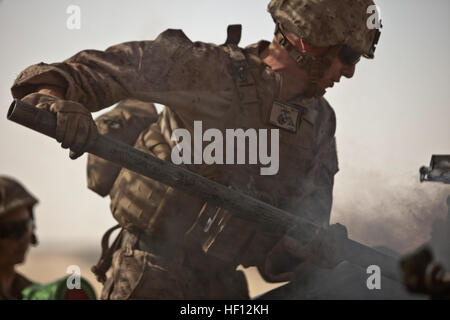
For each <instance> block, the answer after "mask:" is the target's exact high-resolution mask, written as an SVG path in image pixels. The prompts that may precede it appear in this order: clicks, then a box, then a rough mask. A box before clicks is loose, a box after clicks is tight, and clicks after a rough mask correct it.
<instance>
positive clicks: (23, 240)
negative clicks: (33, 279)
mask: <svg viewBox="0 0 450 320" xmlns="http://www.w3.org/2000/svg"><path fill="white" fill-rule="evenodd" d="M29 217H30V211H29V209H28V208H27V207H22V208H19V209H17V210H14V211H12V212H9V213H7V214H5V215H4V216H3V217H1V219H0V224H1V223H3V222H18V221H24V220H27V219H29ZM32 233H33V230H32V227H31V225H30V227H29V229H28V230H27V232H25V233H24V234H23V235H22V236H21V237H20V238H19V239H9V238H0V267H5V266H12V265H15V264H18V263H22V262H24V261H25V255H26V253H27V251H28V248H29V246H30V243H31V237H32Z"/></svg>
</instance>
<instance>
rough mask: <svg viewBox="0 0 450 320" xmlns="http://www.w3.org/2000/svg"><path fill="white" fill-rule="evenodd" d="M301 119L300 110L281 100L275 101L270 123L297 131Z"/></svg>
mask: <svg viewBox="0 0 450 320" xmlns="http://www.w3.org/2000/svg"><path fill="white" fill-rule="evenodd" d="M299 119H300V111H299V110H297V109H295V108H293V107H291V106H288V105H286V104H284V103H281V102H279V101H274V102H273V105H272V109H271V110H270V117H269V122H270V124H272V125H274V126H277V127H280V128H282V129H286V130H288V131H291V132H294V133H295V132H297V127H298V121H299Z"/></svg>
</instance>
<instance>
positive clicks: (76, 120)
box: [22, 93, 98, 159]
mask: <svg viewBox="0 0 450 320" xmlns="http://www.w3.org/2000/svg"><path fill="white" fill-rule="evenodd" d="M22 101H24V102H26V103H29V104H32V105H35V106H36V107H37V108H39V109H44V110H47V111H50V112H53V113H56V115H57V125H56V140H57V141H58V142H60V143H61V146H62V147H63V148H64V149H67V148H70V158H71V159H76V158H78V157H79V156H81V155H82V154H83V153H84V151H85V150H86V148H87V147H89V146H90V145H91V144H92V143H93V142H94V141H95V140H96V139H97V136H98V131H97V127H96V125H95V122H94V120H93V119H92V115H91V113H90V112H89V110H87V109H86V108H85V107H83V106H82V105H81V104H79V103H78V102H75V101H70V100H60V99H58V98H56V97H53V96H50V95H46V94H41V93H32V94H29V95H27V96H26V97H24V98H23V99H22Z"/></svg>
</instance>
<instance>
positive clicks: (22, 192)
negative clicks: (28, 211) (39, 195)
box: [0, 176, 38, 216]
mask: <svg viewBox="0 0 450 320" xmlns="http://www.w3.org/2000/svg"><path fill="white" fill-rule="evenodd" d="M37 203H38V200H37V199H36V198H35V197H34V196H33V195H32V194H31V193H29V192H28V191H27V190H26V189H25V188H24V187H23V186H22V185H21V184H20V183H19V182H17V181H16V180H14V179H12V178H10V177H6V176H0V216H2V215H4V214H5V213H8V212H11V211H13V210H16V209H18V208H20V207H27V208H32V207H33V206H34V205H35V204H37Z"/></svg>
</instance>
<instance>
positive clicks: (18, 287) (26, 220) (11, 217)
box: [0, 176, 38, 300]
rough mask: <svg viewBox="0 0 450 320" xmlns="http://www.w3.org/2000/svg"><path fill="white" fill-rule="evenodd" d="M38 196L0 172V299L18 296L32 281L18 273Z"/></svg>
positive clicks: (31, 239) (31, 240)
mask: <svg viewBox="0 0 450 320" xmlns="http://www.w3.org/2000/svg"><path fill="white" fill-rule="evenodd" d="M37 202H38V201H37V199H36V198H35V197H34V196H33V195H31V194H30V193H29V192H28V191H27V190H26V189H25V188H24V187H23V186H22V185H21V184H20V183H19V182H17V181H16V180H14V179H12V178H9V177H6V176H0V300H20V299H22V293H21V292H22V290H23V289H25V288H26V287H28V286H29V285H31V284H32V282H31V281H30V280H28V279H27V278H25V277H24V276H23V275H21V274H19V273H17V272H16V271H15V270H14V268H15V265H17V264H20V263H22V262H24V260H25V255H26V252H27V250H28V248H29V245H30V244H36V243H37V240H36V236H35V235H34V233H33V226H34V223H33V207H34V206H35V205H36V203H37Z"/></svg>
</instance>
